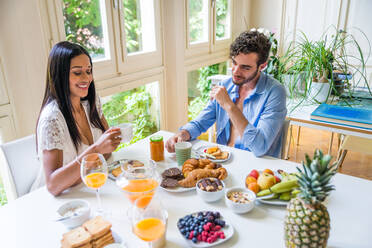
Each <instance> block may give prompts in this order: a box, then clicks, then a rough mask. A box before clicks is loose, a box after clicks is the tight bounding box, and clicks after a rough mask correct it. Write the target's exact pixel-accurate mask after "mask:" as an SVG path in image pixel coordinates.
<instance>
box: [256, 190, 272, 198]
mask: <svg viewBox="0 0 372 248" xmlns="http://www.w3.org/2000/svg"><path fill="white" fill-rule="evenodd" d="M272 193H273V192H271V190H270V189H264V190H261V191H260V192H258V193H257V196H258V197H260V196H265V195H270V194H272Z"/></svg>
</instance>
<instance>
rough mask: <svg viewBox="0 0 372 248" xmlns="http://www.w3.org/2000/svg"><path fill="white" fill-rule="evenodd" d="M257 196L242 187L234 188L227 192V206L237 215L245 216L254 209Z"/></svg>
mask: <svg viewBox="0 0 372 248" xmlns="http://www.w3.org/2000/svg"><path fill="white" fill-rule="evenodd" d="M255 201H256V194H255V193H254V192H253V191H252V190H249V189H246V188H242V187H233V188H230V189H229V190H227V191H226V193H225V202H226V205H227V206H228V207H229V208H230V209H231V210H232V211H233V212H234V213H237V214H243V213H247V212H249V211H251V210H252V209H253V208H254V205H255Z"/></svg>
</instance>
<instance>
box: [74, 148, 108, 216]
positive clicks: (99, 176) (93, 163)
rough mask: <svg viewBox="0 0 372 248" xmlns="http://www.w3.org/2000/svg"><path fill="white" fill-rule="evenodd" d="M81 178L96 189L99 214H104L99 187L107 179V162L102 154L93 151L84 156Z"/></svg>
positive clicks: (97, 212)
mask: <svg viewBox="0 0 372 248" xmlns="http://www.w3.org/2000/svg"><path fill="white" fill-rule="evenodd" d="M80 172H81V179H82V180H83V182H84V183H85V185H86V186H88V187H89V188H92V189H94V190H95V191H96V196H97V201H98V208H97V211H96V214H97V215H103V213H104V211H103V209H102V203H101V198H100V195H99V189H100V188H101V187H102V186H103V185H104V184H105V182H106V180H107V174H108V169H107V163H106V160H105V158H104V157H103V155H102V154H99V153H91V154H88V155H86V156H84V157H83V160H82V162H81V167H80Z"/></svg>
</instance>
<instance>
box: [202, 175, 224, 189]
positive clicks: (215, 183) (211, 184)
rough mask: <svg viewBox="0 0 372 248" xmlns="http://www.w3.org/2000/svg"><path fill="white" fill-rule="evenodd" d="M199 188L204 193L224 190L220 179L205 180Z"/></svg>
mask: <svg viewBox="0 0 372 248" xmlns="http://www.w3.org/2000/svg"><path fill="white" fill-rule="evenodd" d="M198 187H199V188H200V189H201V190H204V191H208V192H214V191H217V190H221V189H222V188H223V185H222V183H221V181H220V179H218V178H204V179H202V180H200V182H199V184H198Z"/></svg>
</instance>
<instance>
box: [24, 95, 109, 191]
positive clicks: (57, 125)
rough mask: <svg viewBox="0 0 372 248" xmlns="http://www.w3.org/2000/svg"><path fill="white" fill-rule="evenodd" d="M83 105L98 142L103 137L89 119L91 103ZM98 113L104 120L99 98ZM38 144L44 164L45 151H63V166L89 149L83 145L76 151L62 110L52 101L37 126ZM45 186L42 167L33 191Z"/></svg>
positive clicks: (94, 137) (45, 108) (97, 99)
mask: <svg viewBox="0 0 372 248" xmlns="http://www.w3.org/2000/svg"><path fill="white" fill-rule="evenodd" d="M81 104H82V105H83V108H84V110H85V114H86V116H87V120H88V123H89V126H90V130H91V132H92V136H93V143H94V142H96V141H97V140H98V139H99V137H100V136H101V135H102V131H101V129H99V128H96V127H94V126H93V125H92V123H91V122H90V119H89V110H90V107H89V102H88V101H82V102H81ZM96 106H97V111H98V114H99V116H100V118H102V107H101V102H100V100H99V97H98V96H97V98H96ZM37 142H38V156H39V159H40V161H41V163H42V161H43V151H44V150H53V149H58V150H62V151H63V166H64V165H66V164H68V163H70V162H71V161H73V160H74V159H75V158H76V156H77V155H79V154H81V153H82V152H83V151H85V150H86V149H87V148H88V145H86V144H84V143H81V144H80V145H79V146H78V152H76V150H75V146H74V143H73V142H72V139H71V137H70V133H69V130H68V127H67V124H66V121H65V118H64V117H63V114H62V112H61V110H60V109H59V107H58V104H57V101H55V100H54V101H52V102H50V103H49V104H47V105H46V106H45V107H44V109H43V110H42V112H41V114H40V118H39V122H38V126H37ZM43 185H45V175H44V166H41V169H40V171H39V174H38V177H37V178H36V180H35V182H34V184H33V185H32V188H31V191H32V190H34V189H37V188H39V187H41V186H43Z"/></svg>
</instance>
